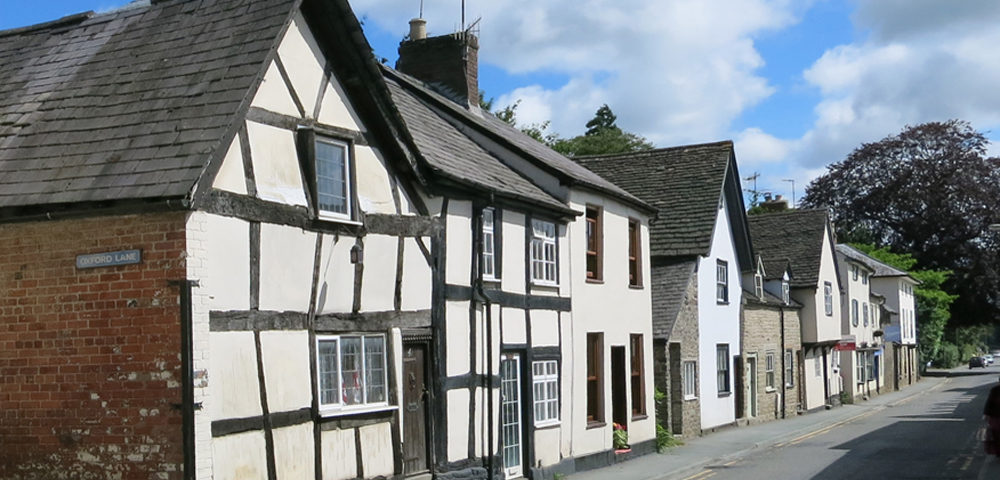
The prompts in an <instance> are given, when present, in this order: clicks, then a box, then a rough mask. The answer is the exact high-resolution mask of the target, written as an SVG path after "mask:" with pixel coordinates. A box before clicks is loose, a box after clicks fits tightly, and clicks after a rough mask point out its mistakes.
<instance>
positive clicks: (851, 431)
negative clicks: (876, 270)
mask: <svg viewBox="0 0 1000 480" xmlns="http://www.w3.org/2000/svg"><path fill="white" fill-rule="evenodd" d="M987 372H989V374H984V375H974V376H963V377H953V378H949V379H947V380H945V383H944V384H943V385H941V388H937V389H935V390H934V391H932V392H929V393H928V394H926V395H920V396H916V397H913V398H910V399H908V400H907V401H905V402H900V403H898V404H896V405H894V406H892V407H888V408H885V409H880V410H876V411H872V412H870V413H868V414H865V415H863V416H861V417H858V418H854V419H852V420H850V421H848V422H845V423H842V424H836V425H832V426H830V427H826V428H823V429H820V430H817V431H814V432H810V433H808V434H805V435H801V436H799V437H797V438H794V439H792V440H789V441H787V442H785V443H782V444H778V445H775V446H773V447H771V448H768V449H764V450H759V451H754V452H751V453H749V454H748V455H745V456H742V457H741V458H738V459H735V460H732V461H730V462H728V463H726V464H720V465H709V466H707V467H706V468H705V469H704V470H702V471H701V472H699V473H696V474H694V475H690V476H688V477H686V479H685V480H705V479H709V478H710V479H712V480H728V479H733V480H737V479H738V480H774V479H814V480H836V479H851V480H859V479H870V478H871V479H983V478H985V477H984V476H983V475H984V474H986V471H985V468H984V462H986V461H994V460H990V459H987V457H985V456H984V455H983V453H982V443H981V440H980V438H981V437H980V435H981V432H980V429H981V427H982V425H983V420H982V409H983V404H984V403H985V402H986V395H987V394H988V392H989V389H990V387H991V386H993V385H995V384H996V382H997V378H998V375H1000V366H992V367H989V368H988V369H986V372H983V371H982V370H979V369H977V371H976V373H987ZM990 475H992V474H990Z"/></svg>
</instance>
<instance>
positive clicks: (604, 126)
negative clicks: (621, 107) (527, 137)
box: [551, 104, 653, 156]
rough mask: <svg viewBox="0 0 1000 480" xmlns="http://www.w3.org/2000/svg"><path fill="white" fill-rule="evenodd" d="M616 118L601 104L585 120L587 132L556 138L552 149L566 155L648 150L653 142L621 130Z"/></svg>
mask: <svg viewBox="0 0 1000 480" xmlns="http://www.w3.org/2000/svg"><path fill="white" fill-rule="evenodd" d="M617 119H618V117H617V116H615V114H614V112H612V111H611V107H608V105H607V104H604V105H602V106H601V107H600V108H598V109H597V112H596V113H594V118H592V119H590V121H588V122H587V125H586V126H587V132H586V133H584V134H583V135H578V136H576V137H573V138H566V139H557V140H556V141H554V142H553V143H552V144H551V147H552V149H553V150H555V151H557V152H559V153H562V154H564V155H568V156H580V155H607V154H614V153H628V152H636V151H640V150H649V149H652V148H653V144H651V143H649V141H648V140H646V139H645V138H644V137H642V136H640V135H637V134H634V133H631V132H626V131H623V130H622V129H621V128H618V126H617V125H616V124H615V121H616V120H617Z"/></svg>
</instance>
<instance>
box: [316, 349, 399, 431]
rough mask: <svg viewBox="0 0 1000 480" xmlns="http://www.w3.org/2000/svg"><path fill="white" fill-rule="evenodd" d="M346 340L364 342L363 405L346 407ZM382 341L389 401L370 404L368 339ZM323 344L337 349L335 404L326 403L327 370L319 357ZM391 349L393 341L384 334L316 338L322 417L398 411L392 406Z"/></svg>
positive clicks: (384, 392)
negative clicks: (325, 376)
mask: <svg viewBox="0 0 1000 480" xmlns="http://www.w3.org/2000/svg"><path fill="white" fill-rule="evenodd" d="M345 338H358V339H360V340H361V350H360V356H361V359H360V362H361V365H360V367H359V368H360V372H361V373H362V375H361V377H360V381H361V385H360V388H361V395H362V400H361V403H358V404H352V405H348V404H346V403H344V394H345V392H344V385H343V378H344V377H343V375H344V373H343V366H344V351H343V340H344V339H345ZM376 338H378V339H380V340H381V341H382V355H381V363H382V365H381V367H382V368H381V370H382V381H383V385H382V398H384V399H385V400H383V401H379V402H369V401H368V380H367V378H368V355H367V352H366V350H365V343H366V339H376ZM323 342H335V343H336V345H337V372H336V377H335V378H336V382H337V384H336V398H335V400H336V401H335V402H327V403H324V402H323V395H322V392H323V390H324V385H323V380H324V376H323V370H322V363H323V362H322V358H321V357H320V355H319V351H320V346H321V344H322V343H323ZM388 349H389V341H388V338H387V337H386V335H385V334H381V333H356V334H341V335H317V336H316V352H317V355H316V375H317V376H318V377H319V378H318V379H317V384H318V386H319V390H320V398H319V402H320V405H319V409H320V412H321V413H324V414H337V413H358V412H370V411H378V410H385V409H389V408H395V407H393V406H391V405H390V404H389V383H390V382H391V381H392V379H390V378H389V369H388V363H387V362H388Z"/></svg>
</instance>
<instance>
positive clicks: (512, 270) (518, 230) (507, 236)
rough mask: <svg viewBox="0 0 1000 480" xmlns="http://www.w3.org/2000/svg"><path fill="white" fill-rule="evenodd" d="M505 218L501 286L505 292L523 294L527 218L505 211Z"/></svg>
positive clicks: (503, 213)
mask: <svg viewBox="0 0 1000 480" xmlns="http://www.w3.org/2000/svg"><path fill="white" fill-rule="evenodd" d="M501 216H502V217H503V235H502V237H503V251H502V252H501V262H502V263H503V269H502V271H501V274H502V277H503V278H502V279H501V280H500V286H501V288H502V289H503V290H504V291H505V292H511V293H520V294H523V293H524V292H525V291H526V290H525V283H524V268H525V258H524V255H525V251H526V250H525V246H524V236H525V233H526V232H525V225H524V222H525V217H524V214H521V213H518V212H512V211H509V210H504V211H503V212H502V213H501Z"/></svg>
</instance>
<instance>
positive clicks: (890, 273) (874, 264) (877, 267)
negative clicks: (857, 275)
mask: <svg viewBox="0 0 1000 480" xmlns="http://www.w3.org/2000/svg"><path fill="white" fill-rule="evenodd" d="M837 252H839V253H841V254H843V255H844V256H846V257H848V258H850V259H852V260H855V261H858V262H860V263H862V264H864V265H866V266H867V267H868V268H870V269H872V270H873V271H874V272H875V273H873V274H872V276H873V277H909V276H910V274H908V273H906V272H905V271H903V270H900V269H898V268H895V267H893V266H891V265H887V264H885V263H882V262H880V261H878V260H876V259H874V258H872V257H869V256H868V254H866V253H864V252H862V251H861V250H858V249H856V248H854V247H852V246H850V245H847V244H845V243H838V244H837ZM911 280H912V278H911Z"/></svg>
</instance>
